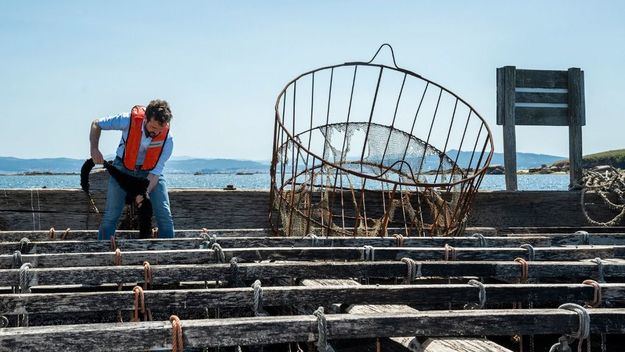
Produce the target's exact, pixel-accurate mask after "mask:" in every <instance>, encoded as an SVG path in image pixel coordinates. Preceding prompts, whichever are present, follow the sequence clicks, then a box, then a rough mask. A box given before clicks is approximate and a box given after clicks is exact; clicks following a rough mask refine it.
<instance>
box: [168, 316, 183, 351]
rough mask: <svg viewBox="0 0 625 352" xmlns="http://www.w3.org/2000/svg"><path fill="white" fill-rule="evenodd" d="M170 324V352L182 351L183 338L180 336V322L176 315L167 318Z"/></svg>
mask: <svg viewBox="0 0 625 352" xmlns="http://www.w3.org/2000/svg"><path fill="white" fill-rule="evenodd" d="M169 321H170V322H171V350H172V352H183V351H184V336H183V335H182V322H180V318H178V316H176V315H172V316H170V317H169Z"/></svg>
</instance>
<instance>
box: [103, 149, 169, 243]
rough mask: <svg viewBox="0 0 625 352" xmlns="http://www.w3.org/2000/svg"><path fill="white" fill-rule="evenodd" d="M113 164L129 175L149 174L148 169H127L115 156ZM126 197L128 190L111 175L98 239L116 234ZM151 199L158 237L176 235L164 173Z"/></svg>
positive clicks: (107, 238)
mask: <svg viewBox="0 0 625 352" xmlns="http://www.w3.org/2000/svg"><path fill="white" fill-rule="evenodd" d="M113 166H115V167H116V168H118V169H119V170H121V171H122V172H123V173H125V174H128V175H132V176H136V177H147V176H148V171H130V170H128V169H126V168H125V167H124V164H123V162H122V160H121V159H120V158H115V161H113ZM125 198H126V191H124V190H123V189H122V188H121V187H120V185H119V183H117V181H115V179H114V178H113V177H109V184H108V189H107V192H106V207H105V211H104V216H103V217H102V222H101V223H100V229H99V230H98V240H109V239H110V238H111V236H113V235H114V234H115V230H116V229H117V222H118V221H119V217H120V216H121V215H122V211H123V210H124V205H125V202H124V201H125ZM150 200H151V201H152V208H153V210H154V217H155V218H156V224H157V226H158V237H162V238H172V237H174V220H173V219H172V216H171V208H170V206H169V195H167V185H166V182H165V179H164V178H163V176H162V175H161V176H160V177H159V179H158V184H157V185H156V187H154V189H153V190H152V192H150Z"/></svg>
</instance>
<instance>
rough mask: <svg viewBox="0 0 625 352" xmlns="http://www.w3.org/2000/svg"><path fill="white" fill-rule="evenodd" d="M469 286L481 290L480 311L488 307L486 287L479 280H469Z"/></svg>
mask: <svg viewBox="0 0 625 352" xmlns="http://www.w3.org/2000/svg"><path fill="white" fill-rule="evenodd" d="M469 285H471V286H475V287H477V288H479V290H480V292H479V293H478V299H479V302H480V303H479V306H478V307H479V309H482V308H484V306H486V286H484V284H483V283H481V282H479V281H477V280H469Z"/></svg>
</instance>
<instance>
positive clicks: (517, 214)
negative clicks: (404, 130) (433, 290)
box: [0, 190, 625, 240]
mask: <svg viewBox="0 0 625 352" xmlns="http://www.w3.org/2000/svg"><path fill="white" fill-rule="evenodd" d="M45 192H48V193H49V194H48V195H47V196H46V197H48V198H46V199H47V203H46V204H47V205H45V207H48V206H53V205H54V206H56V207H58V208H59V209H62V207H63V206H65V210H64V211H63V210H60V211H58V212H50V213H45V214H47V215H46V216H49V218H47V219H48V220H45V219H44V218H42V222H41V228H42V229H43V230H45V229H49V228H50V226H51V225H54V226H55V227H56V228H57V229H65V228H67V227H71V228H72V230H73V231H77V230H79V229H84V215H85V213H84V211H85V208H84V206H83V205H84V204H82V201H81V200H82V198H81V197H82V193H80V192H78V191H75V190H45ZM216 192H217V191H213V190H193V191H189V190H186V191H182V190H170V193H169V195H170V199H172V202H174V199H180V203H176V204H177V205H176V206H173V205H172V206H173V209H174V220H175V221H176V223H175V224H176V226H177V227H178V228H198V227H208V228H212V229H219V228H222V229H223V228H232V229H236V228H239V229H240V228H263V227H264V228H266V227H267V226H268V223H267V214H268V211H266V209H265V208H258V207H255V206H254V204H259V203H263V204H265V205H266V204H268V203H269V200H268V199H269V192H268V191H258V192H252V193H242V194H241V195H240V197H241V199H240V200H238V201H237V202H236V203H237V204H239V205H238V208H236V209H235V208H232V205H231V204H229V203H227V202H229V201H230V198H229V197H232V198H236V197H239V195H236V194H234V193H233V194H231V195H230V196H229V197H226V196H225V195H222V194H220V193H216ZM223 192H225V191H223ZM223 192H222V193H223ZM233 192H238V191H233ZM588 196H589V197H590V198H589V201H594V200H595V199H596V197H595V196H594V195H593V194H588ZM579 197H580V193H579V192H563V191H523V192H506V191H481V192H479V193H478V194H476V196H475V201H474V203H473V207H472V209H471V214H470V216H469V220H468V223H469V226H487V227H491V228H494V227H496V228H507V227H513V226H517V227H518V226H523V227H536V226H539V227H547V226H550V227H553V226H560V227H562V226H569V227H572V226H578V227H583V226H588V224H587V222H586V220H585V218H584V216H583V214H582V211H581V207H580V202H579V199H580V198H579ZM183 200H184V204H183V203H182V201H183ZM6 202H8V203H9V205H11V206H13V205H15V204H16V203H26V204H24V205H23V206H22V208H24V212H23V213H20V214H22V215H21V216H23V217H24V219H25V220H24V222H23V224H24V225H23V226H22V225H19V224H16V225H14V224H15V223H16V221H14V220H15V217H14V216H13V215H14V214H15V213H6V212H3V211H1V210H0V230H32V213H31V210H30V209H31V208H30V194H29V192H26V191H23V190H22V191H19V190H0V204H3V203H6ZM201 202H209V203H212V206H214V207H215V208H221V209H222V210H224V209H225V210H228V211H230V212H242V213H244V214H247V215H249V218H248V219H242V218H239V217H236V218H232V217H231V218H230V222H229V223H227V224H225V225H224V226H220V227H217V226H214V225H215V224H216V223H222V222H224V221H225V220H224V219H221V220H218V219H215V217H219V216H223V217H226V216H228V215H227V212H226V211H221V210H220V211H219V212H214V211H212V210H210V209H209V211H203V212H199V211H196V209H193V208H192V207H195V206H196V203H201ZM77 203H80V206H77V205H76V204H77ZM242 203H245V204H242ZM380 203H381V197H372V198H370V199H367V207H368V208H369V206H371V207H374V208H378V209H381V208H382V207H381V204H380ZM599 203H600V201H599ZM247 204H249V206H248V205H247ZM188 207H190V208H188ZM26 209H27V210H26ZM42 209H44V207H43V205H42ZM604 209H605V211H609V209H608V208H607V207H606V208H604ZM76 212H77V213H76ZM34 214H35V215H36V216H37V214H38V213H37V212H35V213H34ZM41 215H42V216H43V215H44V213H43V212H41ZM181 217H184V218H185V219H188V222H179V221H178V219H180V218H181ZM261 218H262V220H263V221H262V222H258V223H256V224H255V223H254V221H253V219H261ZM44 220H45V221H44ZM46 221H47V222H48V223H46ZM185 221H187V220H185ZM17 222H18V223H19V221H17ZM79 223H80V224H82V225H80V224H79ZM3 224H4V225H3ZM97 225H98V223H97V222H92V223H91V225H90V226H92V227H91V228H94V227H97ZM620 225H625V220H624V221H623V222H622V223H621V224H620ZM81 226H83V227H81ZM480 231H481V230H480ZM480 231H478V232H480ZM492 231H494V230H492ZM469 234H471V232H469ZM93 236H95V235H93ZM85 239H87V238H85ZM91 239H94V237H91ZM15 240H19V238H16V239H15Z"/></svg>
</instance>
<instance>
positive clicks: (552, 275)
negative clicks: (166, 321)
mask: <svg viewBox="0 0 625 352" xmlns="http://www.w3.org/2000/svg"><path fill="white" fill-rule="evenodd" d="M151 267H152V276H153V278H152V280H153V284H154V285H166V284H172V283H178V282H181V281H205V280H209V281H215V280H220V281H227V280H230V279H231V278H232V276H231V275H232V271H231V270H232V269H231V267H230V265H228V264H211V265H152V266H151ZM528 267H529V270H528V278H530V279H540V280H541V281H542V282H545V281H548V280H552V279H558V278H560V279H561V278H568V279H569V280H578V281H581V280H584V279H588V278H595V279H596V278H598V271H597V270H598V266H597V264H595V263H591V262H580V261H566V262H563V261H553V262H536V261H534V262H528ZM603 270H604V276H605V278H606V279H614V280H622V279H623V278H625V263H616V262H611V261H606V262H604V265H603ZM29 272H30V274H32V277H31V280H30V286H49V285H76V284H81V285H85V286H99V285H103V284H107V283H119V282H121V283H133V284H134V283H137V282H143V280H144V276H143V275H144V269H143V266H141V265H135V266H130V265H121V266H101V267H70V268H34V269H31V270H30V271H29ZM406 272H407V268H406V264H404V263H403V262H398V261H393V262H389V261H379V262H345V263H341V262H332V263H324V262H303V261H302V262H287V263H241V264H239V265H238V275H239V277H240V279H241V280H256V279H263V278H267V277H271V278H300V279H307V278H309V279H351V278H354V277H356V278H358V277H370V278H397V277H404V276H405V275H406ZM421 272H422V275H423V277H443V278H447V277H456V276H458V277H461V276H472V277H487V278H495V279H500V280H504V279H505V280H513V279H518V278H519V277H520V276H521V267H520V265H519V263H517V262H514V261H492V262H465V261H457V262H443V261H440V262H430V261H425V262H422V263H421ZM18 282H19V270H18V269H0V286H13V285H16V284H17V283H18Z"/></svg>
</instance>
